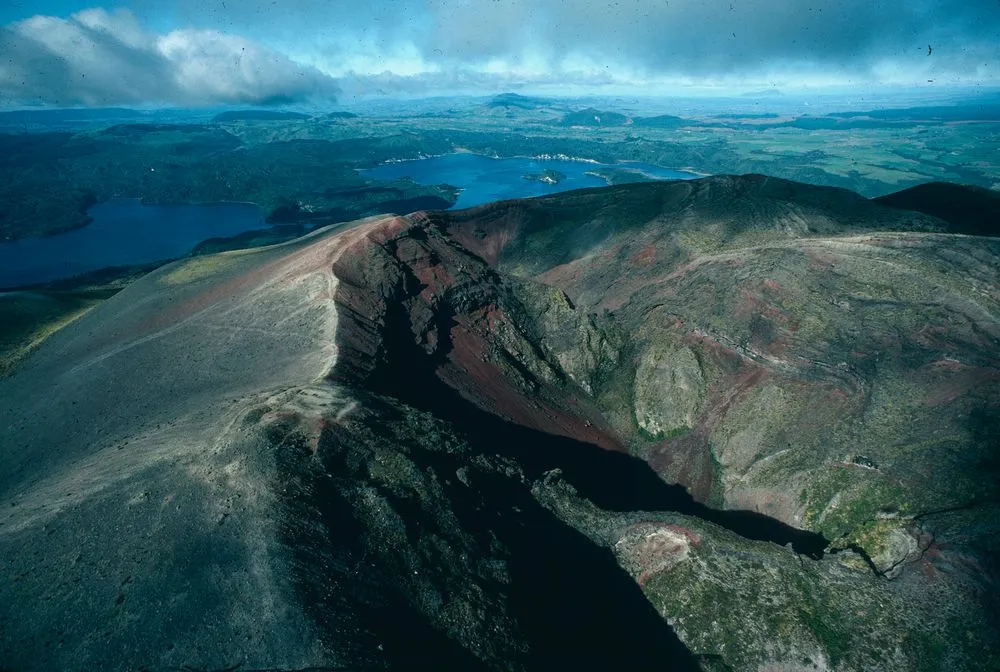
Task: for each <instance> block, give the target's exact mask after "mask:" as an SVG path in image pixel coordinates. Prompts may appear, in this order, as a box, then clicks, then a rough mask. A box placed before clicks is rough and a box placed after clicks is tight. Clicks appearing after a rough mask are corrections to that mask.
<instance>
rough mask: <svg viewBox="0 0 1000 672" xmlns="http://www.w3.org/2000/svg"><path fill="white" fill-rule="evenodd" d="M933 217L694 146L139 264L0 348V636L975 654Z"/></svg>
mask: <svg viewBox="0 0 1000 672" xmlns="http://www.w3.org/2000/svg"><path fill="white" fill-rule="evenodd" d="M904 200H905V199H904ZM890 202H891V201H890ZM924 209H925V210H926V208H924ZM954 228H955V227H954V225H953V224H951V223H950V222H948V221H945V220H944V219H939V218H937V217H935V216H934V215H932V214H925V213H923V212H917V211H915V210H903V209H896V208H893V207H889V206H888V205H885V204H884V203H879V202H873V201H870V200H868V199H865V198H863V197H861V196H859V195H857V194H854V193H852V192H849V191H844V190H840V189H832V188H824V187H815V186H808V185H804V184H798V183H794V182H789V181H785V180H779V179H775V178H769V177H764V176H760V175H745V176H714V177H708V178H703V179H697V180H691V181H680V182H651V183H639V184H628V185H621V186H616V187H607V188H601V189H589V190H581V191H573V192H566V193H561V194H557V195H553V196H548V197H543V198H536V199H528V200H519V201H507V202H501V203H493V204H488V205H483V206H479V207H476V208H473V209H469V210H463V211H455V212H451V211H449V212H419V213H415V214H412V215H408V216H406V217H397V216H382V217H375V218H370V219H366V220H361V221H357V222H353V223H350V224H345V225H338V226H334V227H328V228H325V229H321V230H319V231H316V232H314V233H312V234H310V235H308V236H306V237H304V238H301V239H298V240H295V241H291V242H289V243H285V244H281V245H276V246H272V247H267V248H261V249H254V250H240V251H232V252H224V253H221V254H217V255H213V256H205V257H196V258H192V259H187V260H183V261H180V262H176V263H173V264H170V265H168V266H165V267H162V268H160V269H158V270H156V271H154V272H152V273H150V274H148V275H146V276H144V277H142V278H141V279H139V280H137V281H135V282H133V283H132V284H130V285H129V286H128V287H126V288H125V289H124V290H123V291H121V292H120V293H118V294H116V295H115V296H114V297H112V298H111V299H109V300H107V301H106V302H104V303H103V304H101V305H100V306H98V307H97V308H95V309H93V310H91V311H90V312H89V313H87V314H86V315H85V316H83V317H82V318H80V319H78V320H76V321H74V322H72V323H71V324H69V325H68V326H66V327H64V328H62V329H61V330H59V331H57V332H56V333H55V334H53V335H52V336H51V337H49V338H48V340H47V341H46V342H45V343H44V344H42V346H41V347H40V348H39V349H38V350H37V351H36V352H34V354H32V355H31V356H30V357H29V358H28V359H27V360H26V361H24V362H23V363H22V364H21V365H20V366H19V367H18V368H17V369H16V370H15V371H14V372H13V373H12V374H11V375H10V376H8V377H7V378H5V379H3V380H0V427H2V428H3V430H2V434H0V563H2V565H0V566H2V569H3V571H2V577H3V580H2V581H0V604H2V605H4V607H3V608H2V609H0V667H4V668H5V669H7V668H9V669H10V670H53V669H65V670H91V669H101V670H137V669H149V670H160V669H196V670H216V669H239V670H342V669H364V670H368V669H373V670H375V669H463V670H465V669H468V670H475V669H482V670H529V669H530V670H534V669H545V670H548V669H574V668H576V669H597V668H611V667H612V666H614V667H615V668H617V669H706V670H724V669H740V670H742V669H765V668H766V669H810V670H812V669H834V668H835V669H838V670H872V669H882V670H911V669H954V670H960V669H969V670H975V669H995V668H996V667H997V666H998V665H1000V658H998V654H997V651H1000V646H998V644H1000V641H998V632H997V623H996V620H995V618H994V616H995V614H996V613H1000V604H998V599H997V598H998V594H997V590H996V586H997V580H998V578H1000V576H998V567H1000V565H998V560H1000V546H998V544H997V541H996V539H997V538H998V536H997V531H998V530H997V525H998V523H997V521H998V520H1000V516H998V513H1000V507H998V505H997V501H998V497H997V495H998V492H997V489H998V482H1000V481H998V468H1000V461H998V450H1000V443H998V438H1000V430H998V427H1000V277H998V274H1000V240H998V239H996V238H992V237H987V236H973V235H964V234H960V233H955V232H954ZM963 230H964V229H963Z"/></svg>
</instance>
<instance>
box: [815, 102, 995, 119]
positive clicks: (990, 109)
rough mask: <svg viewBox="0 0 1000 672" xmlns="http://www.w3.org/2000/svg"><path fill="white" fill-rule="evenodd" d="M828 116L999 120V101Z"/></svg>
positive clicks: (832, 115)
mask: <svg viewBox="0 0 1000 672" xmlns="http://www.w3.org/2000/svg"><path fill="white" fill-rule="evenodd" d="M828 116H830V117H841V118H852V117H871V118H872V119H881V120H887V121H888V120H895V121H1000V102H998V101H995V100H986V101H982V102H969V103H962V104H959V105H931V106H925V107H903V108H896V109H884V110H868V111H867V112H834V113H832V114H830V115H828Z"/></svg>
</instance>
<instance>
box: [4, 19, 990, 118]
mask: <svg viewBox="0 0 1000 672" xmlns="http://www.w3.org/2000/svg"><path fill="white" fill-rule="evenodd" d="M67 1H70V2H72V1H73V0H67ZM130 6H131V7H132V8H133V11H134V12H136V13H135V14H132V13H130V12H124V11H116V12H108V11H105V10H87V11H82V12H79V13H77V14H74V15H73V16H71V17H70V18H68V19H64V18H55V17H45V16H37V17H33V18H30V19H27V20H25V21H21V22H19V23H15V24H11V25H8V26H7V27H5V28H0V57H2V58H0V96H3V97H4V98H6V99H8V100H10V99H16V100H23V101H39V102H44V103H58V104H64V105H68V104H87V105H106V104H118V103H126V104H127V103H139V102H142V103H155V102H168V103H173V104H204V103H268V102H291V101H299V100H306V99H319V100H321V101H325V100H329V99H331V98H333V97H334V96H335V95H336V94H337V91H338V89H337V82H342V84H343V86H344V87H345V88H347V89H349V90H350V91H351V92H352V93H356V94H359V95H367V94H371V93H373V92H380V93H389V94H394V93H400V94H408V95H421V94H434V93H451V92H462V91H465V92H470V91H480V92H491V91H497V90H503V89H510V88H517V87H525V88H536V89H540V88H546V89H558V87H573V88H575V89H576V90H581V89H593V90H597V89H601V90H605V91H610V90H612V89H615V88H618V89H622V90H624V89H628V88H629V87H631V89H633V90H635V89H637V90H641V91H645V92H656V91H659V92H666V91H668V90H671V89H676V88H680V87H692V86H693V87H698V86H705V87H725V88H740V87H743V88H760V87H761V86H764V85H768V84H773V85H776V86H779V87H782V88H785V87H788V88H793V87H795V86H796V85H810V86H812V85H827V84H860V85H879V84H912V83H917V82H924V81H925V80H926V79H934V80H935V81H936V82H938V83H939V84H944V83H955V84H976V83H982V84H994V85H995V84H1000V2H998V1H997V0H905V1H904V0H794V1H792V0H544V1H542V0H366V1H365V2H358V1H357V0H233V1H229V2H219V1H217V0H213V1H211V2H209V1H207V0H172V1H171V2H167V1H166V0H132V1H131V3H130ZM144 26H166V27H167V28H164V29H161V30H160V31H159V32H157V33H152V32H150V31H149V29H148V28H145V27H144ZM929 44H930V45H933V55H931V56H928V55H927V46H928V45H929Z"/></svg>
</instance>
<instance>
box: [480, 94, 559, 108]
mask: <svg viewBox="0 0 1000 672" xmlns="http://www.w3.org/2000/svg"><path fill="white" fill-rule="evenodd" d="M551 104H552V102H551V101H549V100H546V99H545V98H535V97H532V96H522V95H520V94H517V93H501V94H499V95H497V96H493V98H492V99H491V100H490V102H488V103H486V106H487V107H517V108H520V109H522V110H537V109H539V108H542V107H548V106H549V105H551Z"/></svg>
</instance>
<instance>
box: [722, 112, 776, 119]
mask: <svg viewBox="0 0 1000 672" xmlns="http://www.w3.org/2000/svg"><path fill="white" fill-rule="evenodd" d="M779 116H780V115H778V113H777V112H760V113H751V112H744V113H736V112H734V113H731V114H713V115H712V118H713V119H777V118H778V117H779Z"/></svg>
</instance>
